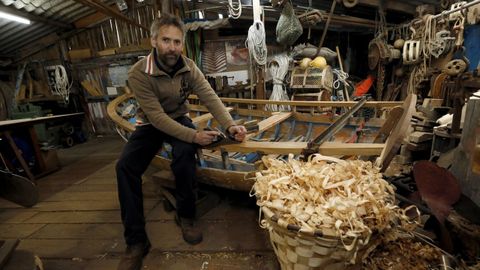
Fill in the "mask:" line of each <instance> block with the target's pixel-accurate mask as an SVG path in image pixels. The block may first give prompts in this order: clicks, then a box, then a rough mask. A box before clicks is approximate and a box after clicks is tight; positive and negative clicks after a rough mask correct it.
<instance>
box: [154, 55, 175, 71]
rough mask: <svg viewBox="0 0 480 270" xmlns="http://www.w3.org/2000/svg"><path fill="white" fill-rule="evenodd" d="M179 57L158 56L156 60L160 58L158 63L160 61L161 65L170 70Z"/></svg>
mask: <svg viewBox="0 0 480 270" xmlns="http://www.w3.org/2000/svg"><path fill="white" fill-rule="evenodd" d="M179 57H180V55H177V54H159V55H158V58H160V61H162V63H163V64H164V65H165V66H167V67H169V68H172V67H174V66H175V64H176V63H177V61H178V58H179Z"/></svg>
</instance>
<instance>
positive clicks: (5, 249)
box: [0, 239, 20, 269]
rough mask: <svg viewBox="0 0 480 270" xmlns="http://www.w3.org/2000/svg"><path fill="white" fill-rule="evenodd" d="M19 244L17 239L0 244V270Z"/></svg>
mask: <svg viewBox="0 0 480 270" xmlns="http://www.w3.org/2000/svg"><path fill="white" fill-rule="evenodd" d="M19 242H20V241H19V240H18V239H12V240H6V241H4V242H0V244H1V245H0V269H3V267H4V266H5V264H6V263H7V261H8V259H9V258H10V255H11V254H12V252H13V251H14V250H15V248H16V247H17V245H18V243H19Z"/></svg>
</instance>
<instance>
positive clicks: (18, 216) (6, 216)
mask: <svg viewBox="0 0 480 270" xmlns="http://www.w3.org/2000/svg"><path fill="white" fill-rule="evenodd" d="M1 209H2V210H1V211H0V223H3V224H5V223H23V222H24V221H25V220H27V219H29V218H31V217H33V216H35V215H36V214H37V213H38V212H37V211H32V210H29V209H6V208H4V207H3V204H2V205H1Z"/></svg>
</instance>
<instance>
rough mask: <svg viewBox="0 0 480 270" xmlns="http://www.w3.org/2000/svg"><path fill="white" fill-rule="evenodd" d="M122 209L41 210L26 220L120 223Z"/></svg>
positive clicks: (47, 222)
mask: <svg viewBox="0 0 480 270" xmlns="http://www.w3.org/2000/svg"><path fill="white" fill-rule="evenodd" d="M119 222H120V210H112V211H82V212H77V211H67V212H41V213H38V214H37V215H35V216H34V217H32V218H30V219H28V220H26V221H24V223H25V224H28V223H43V224H50V223H63V224H75V223H77V224H86V223H119Z"/></svg>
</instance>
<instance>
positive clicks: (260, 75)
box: [255, 66, 266, 99]
mask: <svg viewBox="0 0 480 270" xmlns="http://www.w3.org/2000/svg"><path fill="white" fill-rule="evenodd" d="M255 90H256V92H257V93H256V98H257V99H266V97H265V67H263V66H261V67H258V68H257V85H256V86H255Z"/></svg>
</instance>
